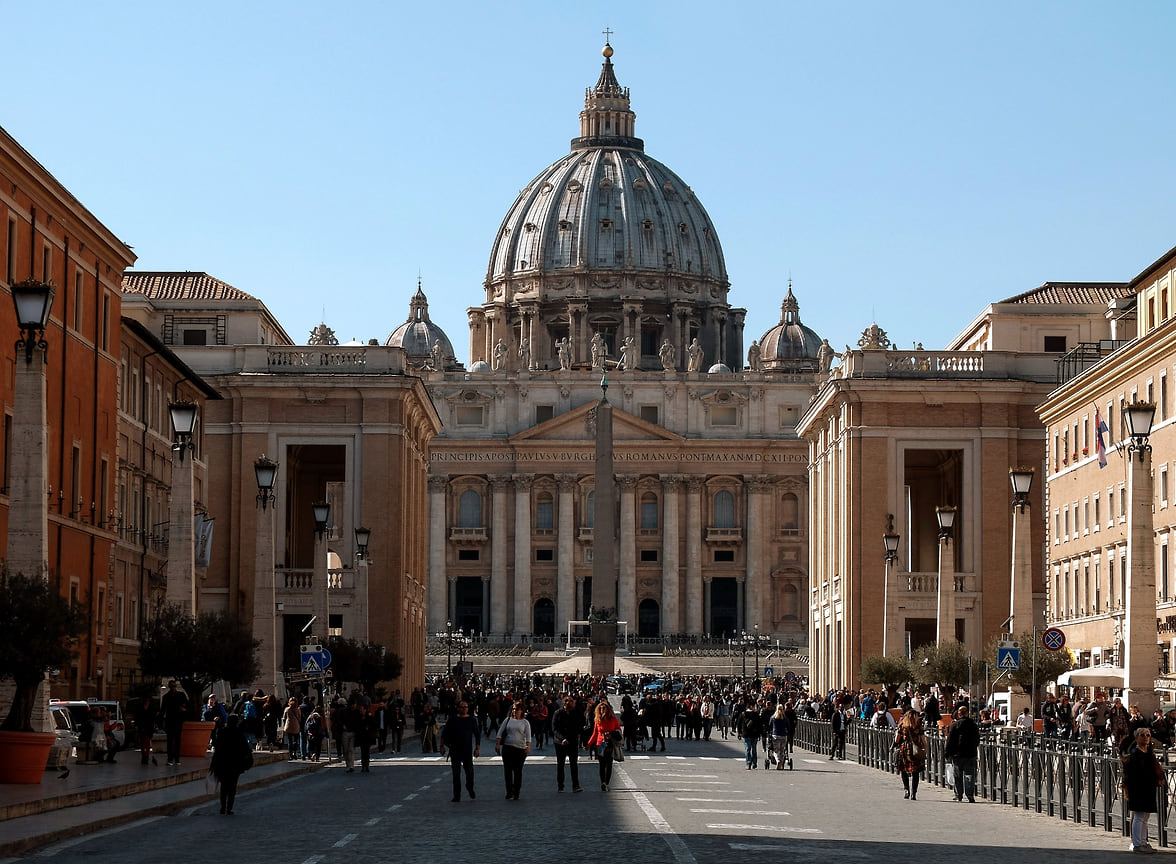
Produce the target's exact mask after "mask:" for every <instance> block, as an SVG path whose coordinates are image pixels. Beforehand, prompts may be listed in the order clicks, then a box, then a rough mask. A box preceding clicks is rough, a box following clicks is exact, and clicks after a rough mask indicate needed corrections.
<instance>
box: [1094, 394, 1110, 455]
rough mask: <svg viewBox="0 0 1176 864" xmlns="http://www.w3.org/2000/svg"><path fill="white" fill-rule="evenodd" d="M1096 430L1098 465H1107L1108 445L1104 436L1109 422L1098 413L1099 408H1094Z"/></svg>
mask: <svg viewBox="0 0 1176 864" xmlns="http://www.w3.org/2000/svg"><path fill="white" fill-rule="evenodd" d="M1094 431H1095V433H1097V435H1098V439H1097V444H1096V448H1095V449H1096V450H1097V451H1098V467H1099V468H1106V467H1107V445H1106V442H1105V441H1104V440H1103V436H1104V435H1106V434H1107V424H1106V423H1104V422H1103V419H1102V417H1101V416H1100V415H1099V413H1098V409H1097V408H1095V409H1094Z"/></svg>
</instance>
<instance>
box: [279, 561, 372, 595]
mask: <svg viewBox="0 0 1176 864" xmlns="http://www.w3.org/2000/svg"><path fill="white" fill-rule="evenodd" d="M274 573H275V574H276V576H277V582H278V591H279V592H283V593H285V594H286V595H287V596H294V595H298V594H309V593H313V592H314V588H315V585H314V570H312V569H310V568H302V567H278V568H275V570H274ZM327 586H328V587H329V588H330V590H331V591H345V592H354V591H355V571H354V570H352V569H351V568H350V567H348V568H345V569H338V570H328V571H327Z"/></svg>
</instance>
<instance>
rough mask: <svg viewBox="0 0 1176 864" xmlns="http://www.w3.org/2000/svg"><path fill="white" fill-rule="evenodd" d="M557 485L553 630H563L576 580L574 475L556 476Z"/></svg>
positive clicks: (572, 604)
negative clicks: (573, 508)
mask: <svg viewBox="0 0 1176 864" xmlns="http://www.w3.org/2000/svg"><path fill="white" fill-rule="evenodd" d="M556 483H557V484H558V486H559V500H558V502H557V505H556V506H557V507H558V509H559V527H558V534H557V536H556V552H555V555H556V571H555V632H556V633H561V632H562V633H566V632H567V629H568V621H570V620H572V618H574V617H575V614H576V580H575V578H574V570H573V564H574V562H573V560H572V556H573V554H574V553H575V549H576V540H575V529H576V526H575V514H574V512H573V510H572V496H573V494H574V493H575V490H576V476H575V475H574V474H561V475H559V476H558V477H557V478H556Z"/></svg>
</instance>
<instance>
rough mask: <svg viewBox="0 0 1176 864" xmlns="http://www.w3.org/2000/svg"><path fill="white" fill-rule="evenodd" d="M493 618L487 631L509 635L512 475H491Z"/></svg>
mask: <svg viewBox="0 0 1176 864" xmlns="http://www.w3.org/2000/svg"><path fill="white" fill-rule="evenodd" d="M489 480H490V508H491V509H490V621H489V623H488V624H487V625H486V633H487V634H488V635H489V634H496V635H497V634H502V635H504V636H505V635H506V634H507V633H509V632H510V626H509V625H508V623H507V620H506V583H507V582H508V581H509V577H508V576H507V572H506V551H507V545H508V544H507V536H508V532H507V524H506V489H507V486H508V485H509V484H510V478H509V477H507V476H505V475H492V476H491V477H490V478H489Z"/></svg>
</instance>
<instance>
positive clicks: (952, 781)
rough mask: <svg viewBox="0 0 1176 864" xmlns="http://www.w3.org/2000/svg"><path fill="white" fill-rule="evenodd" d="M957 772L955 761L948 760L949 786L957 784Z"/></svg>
mask: <svg viewBox="0 0 1176 864" xmlns="http://www.w3.org/2000/svg"><path fill="white" fill-rule="evenodd" d="M955 772H956V766H955V763H954V762H948V763H947V780H946V782H947V785H948V786H955Z"/></svg>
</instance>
